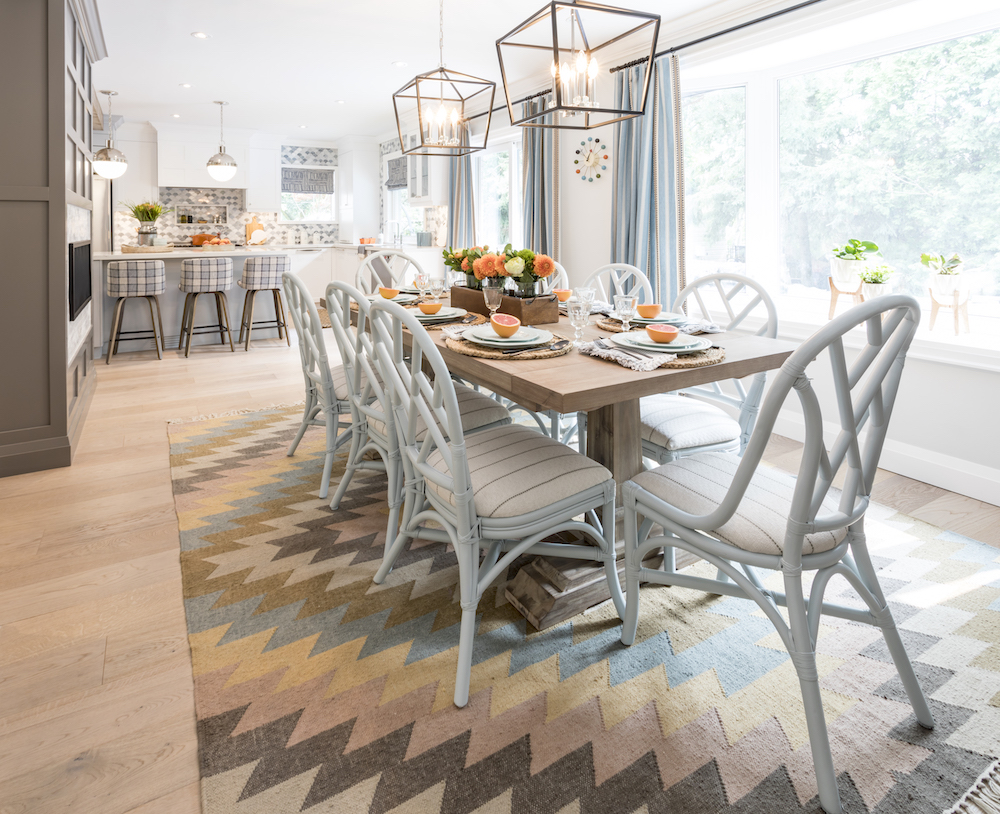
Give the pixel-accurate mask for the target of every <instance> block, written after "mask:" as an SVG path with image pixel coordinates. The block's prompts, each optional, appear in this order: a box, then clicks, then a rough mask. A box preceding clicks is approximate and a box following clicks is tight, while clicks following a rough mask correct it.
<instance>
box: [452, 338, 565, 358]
mask: <svg viewBox="0 0 1000 814" xmlns="http://www.w3.org/2000/svg"><path fill="white" fill-rule="evenodd" d="M565 338H566V337H564V336H558V335H557V334H553V335H552V341H553V342H558V341H559V340H560V339H565ZM444 344H445V346H446V347H447V348H448V349H449V350H453V351H455V353H461V354H462V355H463V356H477V357H479V358H480V359H508V360H510V361H511V362H516V361H518V360H521V359H554V358H556V357H557V356H565V355H566V354H567V353H569V352H570V351H571V350H573V346H572V345H571V344H570V345H567V346H566V347H565V348H563V349H562V350H548V349H544V350H536V351H525V352H524V353H518V354H517V355H516V356H515V355H510V354H506V353H504V352H503V351H502V350H494V349H493V348H486V347H483V346H482V345H475V344H473V343H472V342H466V341H465V340H464V339H451V338H447V339H445V340H444Z"/></svg>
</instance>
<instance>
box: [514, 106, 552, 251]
mask: <svg viewBox="0 0 1000 814" xmlns="http://www.w3.org/2000/svg"><path fill="white" fill-rule="evenodd" d="M544 98H547V97H543V99H535V100H532V101H530V102H525V103H524V110H523V114H522V115H525V116H527V115H531V114H534V113H537V112H538V110H539V106H540V105H544V104H545V102H544ZM551 118H552V114H549V115H548V116H546V117H545V118H543V119H540V120H539V121H544V122H548V121H551ZM521 152H522V155H523V158H522V173H521V193H522V208H521V214H522V218H523V225H524V232H523V235H524V236H523V241H524V245H525V246H526V247H528V248H529V249H531V250H532V251H534V252H537V253H539V254H547V255H549V256H551V257H556V258H558V257H559V131H558V130H553V129H552V128H551V127H522V128H521Z"/></svg>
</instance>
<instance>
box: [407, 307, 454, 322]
mask: <svg viewBox="0 0 1000 814" xmlns="http://www.w3.org/2000/svg"><path fill="white" fill-rule="evenodd" d="M407 310H408V311H409V312H410V313H411V314H413V316H415V317H416V318H417V319H419V320H420V321H421V322H449V321H450V320H453V319H461V318H462V317H464V316H465V315H466V314H468V313H469V312H468V311H466V310H465V309H464V308H455V307H454V306H451V305H444V306H442V307H441V310H440V311H438V312H437V313H436V314H425V313H423V312H422V311H421V310H420V309H419V308H408V309H407Z"/></svg>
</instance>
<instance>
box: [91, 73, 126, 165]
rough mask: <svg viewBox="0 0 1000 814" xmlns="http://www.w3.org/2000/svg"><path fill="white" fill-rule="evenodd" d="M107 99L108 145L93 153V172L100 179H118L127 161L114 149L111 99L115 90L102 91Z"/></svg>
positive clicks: (119, 151) (116, 92)
mask: <svg viewBox="0 0 1000 814" xmlns="http://www.w3.org/2000/svg"><path fill="white" fill-rule="evenodd" d="M101 93H103V94H104V95H105V96H107V97H108V143H107V145H106V146H105V147H102V148H101V149H100V150H98V151H97V152H96V153H94V161H93V164H94V172H96V173H97V174H98V175H100V176H101V178H108V179H114V178H120V177H121V176H122V175H124V174H125V170H127V169H128V159H127V158H125V154H124V153H123V152H122V151H121V150H117V149H115V123H114V119H113V118H112V117H111V99H112V97H114V96H117V95H118V91H116V90H102V91H101Z"/></svg>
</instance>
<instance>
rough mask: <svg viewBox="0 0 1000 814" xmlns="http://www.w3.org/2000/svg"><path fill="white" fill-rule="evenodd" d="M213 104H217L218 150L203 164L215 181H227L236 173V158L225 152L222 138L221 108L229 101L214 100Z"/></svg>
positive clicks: (224, 143)
mask: <svg viewBox="0 0 1000 814" xmlns="http://www.w3.org/2000/svg"><path fill="white" fill-rule="evenodd" d="M215 104H217V105H218V106H219V152H217V153H216V154H215V155H213V156H212V157H211V158H210V159H208V163H207V164H206V165H205V166H206V168H207V169H208V174H209V175H211V176H212V178H214V179H215V180H216V181H228V180H229V179H230V178H232V177H233V176H234V175H236V169H237V166H238V165H237V164H236V159H235V158H233V157H232V156H231V155H229V153H227V152H226V142H225V139H224V138H223V129H222V109H223V108H224V107H225V106H226V105H228V104H229V102H216V103H215Z"/></svg>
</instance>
